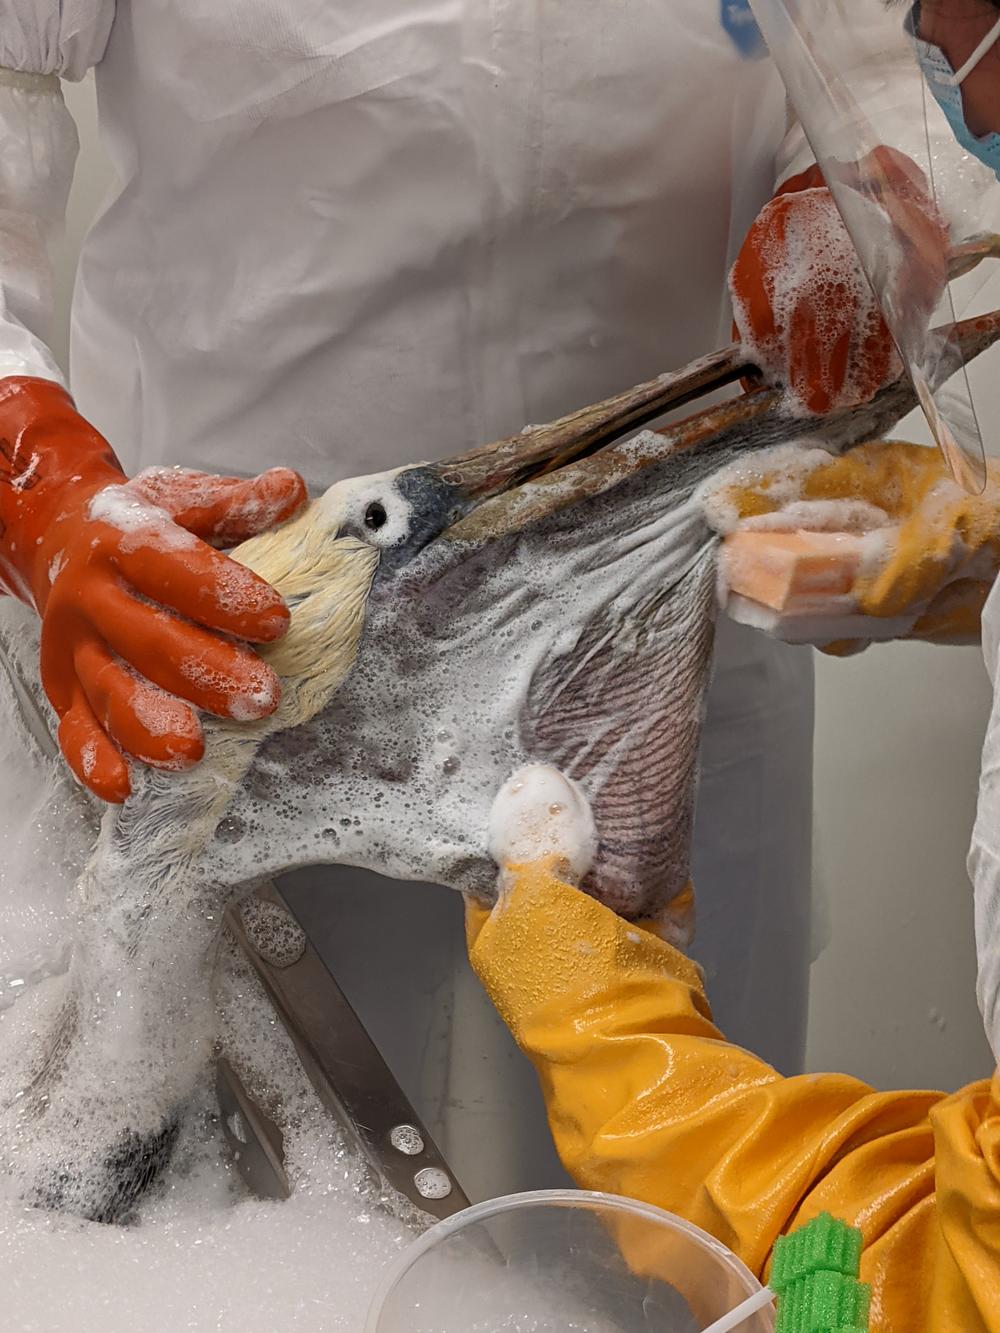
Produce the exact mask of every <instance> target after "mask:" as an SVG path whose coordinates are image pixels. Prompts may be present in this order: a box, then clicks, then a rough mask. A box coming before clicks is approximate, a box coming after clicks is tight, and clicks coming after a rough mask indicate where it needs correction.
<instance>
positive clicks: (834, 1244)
mask: <svg viewBox="0 0 1000 1333" xmlns="http://www.w3.org/2000/svg"><path fill="white" fill-rule="evenodd" d="M862 1245H863V1240H862V1236H861V1232H860V1231H858V1230H857V1229H856V1228H854V1227H849V1226H848V1225H847V1224H846V1223H845V1222H840V1221H838V1220H837V1219H836V1218H834V1217H831V1216H830V1214H829V1213H822V1214H821V1215H820V1216H819V1217H816V1218H814V1219H813V1221H812V1222H810V1223H809V1224H808V1226H804V1227H801V1228H800V1229H799V1230H798V1231H795V1232H793V1233H792V1234H791V1235H790V1236H782V1237H781V1238H780V1239H779V1240H778V1242H777V1244H776V1245H775V1247H774V1260H773V1263H772V1265H771V1279H770V1282H769V1284H768V1285H769V1286H770V1287H771V1289H772V1290H773V1291H774V1292H776V1293H777V1295H778V1319H777V1323H776V1325H775V1330H776V1333H867V1330H868V1311H869V1306H870V1304H871V1288H870V1287H868V1286H867V1285H866V1284H865V1283H862V1282H859V1281H858V1274H859V1272H860V1270H861V1249H862Z"/></svg>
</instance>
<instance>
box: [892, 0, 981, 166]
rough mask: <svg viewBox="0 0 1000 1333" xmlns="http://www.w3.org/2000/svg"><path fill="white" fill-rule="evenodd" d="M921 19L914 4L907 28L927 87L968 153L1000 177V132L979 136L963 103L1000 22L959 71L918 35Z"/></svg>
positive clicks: (940, 51)
mask: <svg viewBox="0 0 1000 1333" xmlns="http://www.w3.org/2000/svg"><path fill="white" fill-rule="evenodd" d="M919 18H920V7H919V5H914V7H913V9H912V11H911V12H910V15H909V17H908V18H907V20H906V28H907V31H908V32H909V34H910V36H911V37H912V38H913V42H914V45H915V46H916V50H917V59H918V60H919V61H920V68H921V69H922V70H923V73H924V78H925V79H926V80H927V86H928V88H930V90H931V93H932V94H933V96H934V100H935V101H936V102H937V104H938V106H939V107H940V108H941V110H942V111H943V112H944V114H945V116H946V117H947V118H948V124H949V125H950V126H951V129H952V133H953V134H954V135H955V138H956V139H957V140H958V142H959V143H960V144H961V145H962V147H963V148H964V149H965V150H966V152H968V153H971V154H972V156H973V157H978V158H979V160H980V162H984V163H985V164H986V166H988V167H989V168H990V170H991V171H992V172H994V174H995V175H996V177H997V179H998V180H1000V134H998V133H993V134H986V135H984V136H983V138H981V139H977V138H976V136H975V135H974V134H973V133H972V131H971V130H970V129H969V126H968V124H967V123H966V120H965V107H964V106H963V105H962V84H963V83H964V82H965V80H966V79H967V78H968V77H969V75H970V74H971V73H972V71H973V70H974V69H975V68H976V66H977V65H978V64H979V62H980V61H981V60H982V58H983V56H985V55H986V54H987V53H988V52H990V51H991V50H992V49H993V47H994V46H996V44H997V42H998V41H1000V22H998V23H996V24H994V26H993V27H992V28H991V29H990V31H989V32H988V33H987V34H986V36H985V37H984V38H983V40H982V41H981V42H980V43H979V45H978V46H977V47H976V49H975V51H973V53H972V55H971V56H970V57H969V59H968V60H967V61H966V62H965V64H964V65H963V66H962V68H961V69H959V70H955V69H952V66H951V61H950V60H949V59H948V57H947V56H946V55H945V53H944V52H943V51H942V50H941V48H940V47H939V46H934V45H932V44H931V43H930V42H925V41H923V39H922V38H920V37H918V36H917V23H918V21H919Z"/></svg>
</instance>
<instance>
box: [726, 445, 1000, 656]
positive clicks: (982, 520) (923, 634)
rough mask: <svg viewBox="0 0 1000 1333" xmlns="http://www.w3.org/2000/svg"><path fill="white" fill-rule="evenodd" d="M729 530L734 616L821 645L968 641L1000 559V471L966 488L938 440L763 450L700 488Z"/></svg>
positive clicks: (729, 602)
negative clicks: (842, 449) (836, 449)
mask: <svg viewBox="0 0 1000 1333" xmlns="http://www.w3.org/2000/svg"><path fill="white" fill-rule="evenodd" d="M703 495H704V501H705V507H706V513H707V516H708V519H709V522H710V523H712V524H713V526H715V527H716V528H717V529H718V530H719V531H721V532H724V533H725V534H726V539H725V542H724V545H723V551H722V557H721V562H720V595H721V600H722V602H723V605H724V607H725V609H726V610H727V611H728V612H729V614H730V615H731V616H732V617H733V618H734V619H736V620H740V621H742V622H744V623H747V624H752V625H756V626H757V627H758V628H760V629H763V630H765V631H767V632H768V633H770V634H773V635H774V636H776V637H778V638H782V639H785V640H786V641H788V642H794V643H812V644H815V645H816V646H818V647H823V648H824V649H825V650H826V651H828V652H833V653H837V654H843V653H847V652H851V651H857V650H858V649H860V648H863V647H865V646H866V645H867V644H868V643H870V642H873V641H878V640H886V639H897V638H913V639H922V640H925V641H928V642H935V643H972V642H977V641H978V640H979V636H980V617H981V613H982V608H983V605H984V603H985V601H986V598H987V597H988V596H989V592H990V588H991V587H992V585H993V582H994V580H995V578H996V575H997V571H998V569H1000V472H998V470H997V468H996V466H992V467H991V469H990V473H989V481H988V485H987V487H986V490H985V492H984V493H983V494H982V495H981V496H970V495H967V494H966V493H965V491H963V490H962V489H961V488H960V487H959V486H958V485H956V484H955V482H954V481H953V480H952V478H951V475H950V473H949V472H948V470H947V467H946V466H945V463H944V461H943V460H942V458H941V455H940V454H939V453H938V451H937V450H936V449H931V448H924V447H922V446H920V445H915V444H900V443H896V442H891V441H880V442H875V443H872V444H865V445H860V446H858V447H857V448H856V449H851V450H849V451H848V452H847V453H846V454H844V455H842V456H841V457H839V458H835V457H831V455H829V454H827V453H824V452H823V451H821V450H813V451H805V452H804V451H801V450H791V451H788V450H779V451H774V452H773V453H766V454H762V455H760V456H759V457H758V458H756V459H751V460H750V461H749V462H747V463H741V464H738V465H737V466H736V467H735V468H733V469H731V470H729V471H728V472H726V473H724V474H723V475H722V476H721V477H719V478H718V479H716V481H714V482H713V483H712V485H711V487H710V488H707V489H706V491H705V492H704V493H703Z"/></svg>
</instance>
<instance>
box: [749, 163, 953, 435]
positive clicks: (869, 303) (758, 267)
mask: <svg viewBox="0 0 1000 1333" xmlns="http://www.w3.org/2000/svg"><path fill="white" fill-rule="evenodd" d="M837 172H838V175H840V176H842V177H843V179H844V180H845V181H847V182H849V183H851V184H853V185H854V186H855V187H858V186H859V185H860V186H861V188H862V189H863V192H864V195H865V198H866V200H868V201H871V200H873V199H877V201H878V204H877V205H874V204H872V205H871V206H881V208H882V209H883V211H884V212H885V214H886V215H887V219H886V221H887V224H888V222H889V221H891V223H892V225H893V228H894V231H895V235H896V237H897V238H902V239H903V243H904V244H905V246H906V249H907V252H908V255H909V256H910V257H911V260H913V262H911V263H910V264H908V265H907V269H906V280H907V283H908V286H907V300H908V302H910V303H912V302H914V301H916V304H917V307H918V310H919V311H920V312H921V317H922V318H923V319H925V320H929V319H930V316H931V314H932V313H933V311H934V308H935V306H936V305H937V302H938V300H939V298H940V296H941V293H942V291H943V289H944V284H945V280H946V272H947V246H948V233H947V228H946V226H945V224H944V222H943V221H942V219H941V217H940V215H939V213H938V211H937V208H936V206H935V204H934V202H933V200H932V198H931V195H930V191H929V189H928V186H927V183H926V180H925V178H924V176H923V173H922V172H921V171H920V169H919V167H917V166H916V164H915V163H913V162H911V161H910V159H909V158H907V157H905V156H904V155H903V154H902V153H899V152H896V150H894V149H891V148H885V147H882V148H878V149H876V150H875V151H874V152H872V153H870V154H869V155H868V157H867V158H865V159H864V161H863V162H862V163H860V164H857V165H850V166H849V165H846V164H837ZM914 274H918V275H919V284H918V291H917V292H916V293H915V291H914ZM729 286H730V292H731V294H732V299H733V309H734V312H735V316H736V330H737V333H738V335H739V337H740V339H741V340H742V341H743V342H744V344H746V346H747V348H748V350H749V351H750V352H751V354H752V355H753V357H754V359H755V360H756V362H757V364H758V365H759V366H760V368H761V369H762V370H763V371H764V373H765V375H766V376H767V377H768V378H769V379H770V380H772V381H775V382H778V383H781V384H783V385H785V387H786V388H787V389H788V390H789V392H790V394H791V396H792V400H793V402H795V403H796V404H797V405H798V406H799V407H800V408H802V409H804V410H805V411H807V412H809V413H814V414H817V415H820V414H823V413H826V412H829V411H831V410H832V409H834V408H837V407H849V406H852V405H854V404H856V403H862V402H867V401H869V399H871V398H873V397H874V395H875V394H876V393H877V392H878V390H879V389H880V388H881V386H882V385H883V384H884V383H885V382H886V380H887V379H888V378H890V377H891V376H892V375H894V374H897V373H898V371H899V368H900V363H899V358H898V355H897V352H896V348H895V344H894V343H893V340H892V336H891V335H890V333H889V330H888V328H887V327H886V324H885V321H884V320H883V318H882V315H881V312H880V310H879V306H878V304H877V302H876V300H875V298H874V296H873V294H872V290H871V287H870V286H869V283H868V280H867V278H866V277H865V275H864V272H863V271H862V269H861V265H860V262H859V260H858V257H857V253H856V251H855V249H854V245H853V242H852V241H851V238H850V236H849V235H848V232H847V229H846V228H845V226H844V224H843V221H842V219H841V216H840V213H839V212H838V210H837V205H836V203H835V202H834V199H833V196H832V195H831V193H830V191H829V189H827V187H826V184H825V182H824V179H823V175H822V172H821V171H820V169H819V167H817V166H813V167H810V168H809V170H808V171H805V172H802V173H801V174H800V175H798V176H795V177H793V178H792V179H790V180H789V181H787V182H786V183H785V185H784V186H782V188H781V190H779V192H778V193H777V194H776V195H775V197H774V199H772V200H771V202H770V203H769V204H767V205H766V206H765V207H764V209H763V210H762V211H761V213H760V215H759V216H758V218H757V220H756V222H755V223H754V224H753V226H752V227H751V228H750V231H749V233H748V235H747V237H746V239H745V241H744V242H743V246H742V248H741V250H740V253H739V256H738V257H737V260H736V263H735V264H734V265H733V268H732V271H731V273H730V277H729Z"/></svg>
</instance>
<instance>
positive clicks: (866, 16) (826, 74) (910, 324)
mask: <svg viewBox="0 0 1000 1333" xmlns="http://www.w3.org/2000/svg"><path fill="white" fill-rule="evenodd" d="M750 5H751V8H752V10H753V12H754V15H755V17H756V19H757V22H758V24H759V26H760V29H761V32H762V33H763V36H764V39H765V41H766V42H767V45H768V47H769V49H770V53H771V56H772V58H773V59H774V62H775V64H776V65H777V67H778V70H779V71H780V73H781V76H782V79H783V80H784V83H785V87H786V90H787V93H788V97H789V101H790V103H791V106H792V108H793V109H794V112H795V114H796V116H797V118H798V120H799V122H800V124H801V126H802V128H803V131H804V132H805V135H806V137H807V139H808V141H809V144H810V147H811V148H812V151H813V153H814V155H815V158H816V161H817V163H818V164H819V166H820V168H821V169H822V171H823V174H824V176H825V178H826V180H827V183H828V184H829V186H830V189H831V192H832V194H833V197H834V199H835V201H836V204H837V207H838V209H839V211H840V214H841V216H842V217H843V220H844V223H845V225H846V227H847V230H848V232H849V233H850V236H851V239H852V241H853V242H854V246H855V248H856V250H857V252H858V256H859V259H860V262H861V266H862V268H863V269H864V272H865V275H866V276H867V278H868V281H869V283H870V284H871V287H872V290H873V292H874V293H875V296H876V299H877V300H878V303H879V306H880V308H881V310H882V314H883V316H884V318H885V321H886V324H887V325H888V327H889V330H890V332H891V333H892V336H893V339H894V340H895V343H896V346H897V349H898V351H899V354H900V357H901V358H902V361H903V364H904V367H905V369H906V372H907V374H908V375H909V377H910V379H911V380H912V382H913V386H914V389H915V390H916V393H917V398H918V401H919V402H920V405H921V407H922V409H923V412H924V415H925V417H926V419H927V423H928V426H929V429H930V431H931V435H932V437H933V439H934V440H935V441H936V443H937V444H938V446H939V448H940V449H941V451H942V453H943V455H944V457H945V459H946V460H947V462H948V466H949V467H950V469H951V471H952V474H953V475H954V477H955V479H956V481H957V482H958V483H959V484H960V485H961V486H963V487H964V488H965V489H966V490H967V491H969V492H971V493H973V494H979V493H981V492H982V490H983V489H984V487H985V485H986V460H985V449H984V446H983V437H982V432H981V429H980V424H979V420H978V418H977V414H976V409H975V404H974V401H973V394H972V389H971V387H970V384H969V379H968V376H967V374H966V370H965V366H964V363H963V359H962V355H961V353H960V351H959V347H958V342H957V339H956V336H955V333H954V326H955V324H956V322H957V315H956V309H957V306H958V304H960V303H956V299H955V294H954V291H953V282H954V280H955V279H956V278H958V277H959V276H961V275H962V274H963V273H965V272H968V271H969V269H970V268H971V267H973V266H974V265H975V264H976V263H977V262H978V260H979V259H980V258H982V257H984V256H986V255H990V254H995V253H996V252H997V240H996V237H994V236H992V235H990V234H989V233H992V231H993V230H994V226H988V225H984V219H983V216H982V213H983V208H982V202H981V201H982V195H983V186H982V182H983V176H984V172H983V169H982V167H981V166H980V165H979V164H978V163H975V162H970V158H969V156H968V153H967V151H965V148H964V147H963V146H962V145H961V144H960V143H959V142H957V141H956V136H955V134H954V131H953V129H952V128H950V127H949V126H947V125H945V123H944V122H945V117H944V116H943V115H942V109H941V108H940V107H939V105H938V103H937V101H936V100H935V98H934V96H932V95H931V93H930V92H929V90H928V85H927V82H926V79H925V75H924V72H923V69H922V63H921V57H920V55H919V53H918V50H917V47H916V43H915V39H914V37H913V35H912V33H913V28H912V15H911V16H910V18H909V19H907V20H906V28H908V29H909V32H907V31H906V28H904V14H903V13H900V15H899V16H898V18H897V19H896V23H895V25H894V24H893V20H892V19H891V18H889V17H887V16H886V15H885V13H884V12H882V11H881V4H880V0H865V3H859V0H750ZM887 25H888V26H887ZM887 32H898V46H895V47H892V48H891V49H888V48H887V44H886V40H885V39H886V34H887ZM997 37H998V38H1000V31H998V33H997ZM989 49H990V47H989V45H988V44H986V43H985V41H984V43H983V50H982V52H980V53H979V59H980V60H981V59H982V56H983V55H984V54H985V53H986V51H988V50H989ZM962 73H963V71H962V70H959V71H957V72H954V71H952V74H953V77H957V76H958V75H960V74H962ZM956 90H957V91H958V93H959V98H961V90H960V88H957V89H956ZM949 119H950V118H949ZM977 183H978V184H977Z"/></svg>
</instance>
